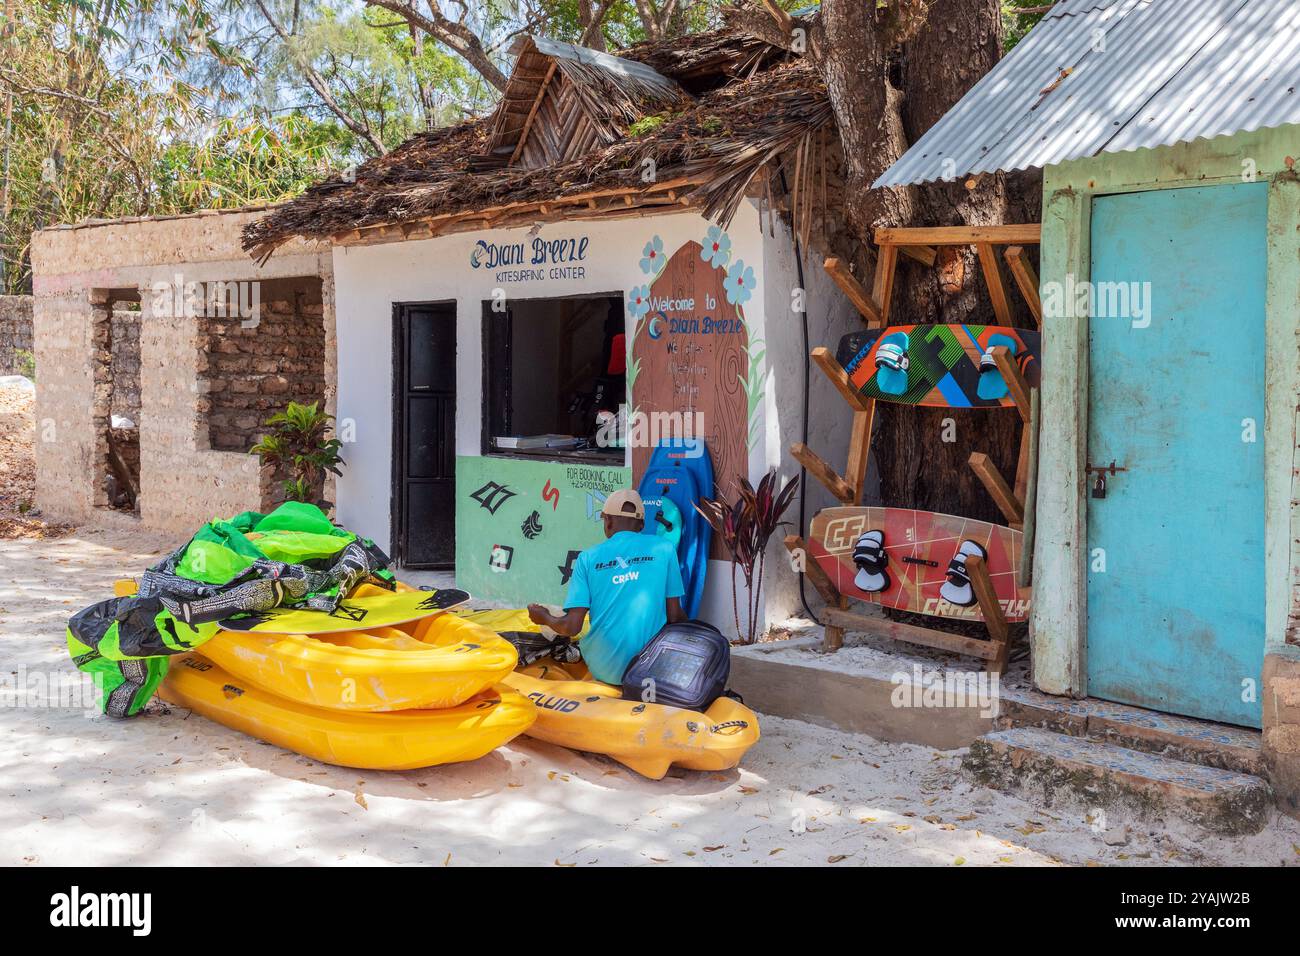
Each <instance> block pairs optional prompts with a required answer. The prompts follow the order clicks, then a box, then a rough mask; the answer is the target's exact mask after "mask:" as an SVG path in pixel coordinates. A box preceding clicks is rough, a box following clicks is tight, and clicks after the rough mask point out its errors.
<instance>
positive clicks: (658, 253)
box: [641, 236, 664, 275]
mask: <svg viewBox="0 0 1300 956" xmlns="http://www.w3.org/2000/svg"><path fill="white" fill-rule="evenodd" d="M663 264H664V241H663V240H662V239H660V238H659V237H658V236H655V237H654V238H653V239H651V240H650V241H649V242H647V243H646V244H645V248H644V249H642V250H641V271H642V272H644V273H646V275H655V274H656V273H657V272H658V271H659V270H660V269H662V268H663Z"/></svg>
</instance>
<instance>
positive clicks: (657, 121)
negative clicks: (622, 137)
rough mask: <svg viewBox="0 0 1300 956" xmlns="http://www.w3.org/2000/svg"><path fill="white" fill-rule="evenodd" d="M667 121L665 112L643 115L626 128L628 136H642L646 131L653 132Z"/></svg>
mask: <svg viewBox="0 0 1300 956" xmlns="http://www.w3.org/2000/svg"><path fill="white" fill-rule="evenodd" d="M666 122H668V114H667V113H651V114H650V115H649V116H643V117H641V118H640V119H639V120H637V121H636V122H634V123H633V124H632V125H631V126H629V127H628V128H627V134H628V135H629V136H644V135H645V134H646V133H653V132H654V131H655V130H657V129H658V128H659V127H660V126H663V125H664V123H666Z"/></svg>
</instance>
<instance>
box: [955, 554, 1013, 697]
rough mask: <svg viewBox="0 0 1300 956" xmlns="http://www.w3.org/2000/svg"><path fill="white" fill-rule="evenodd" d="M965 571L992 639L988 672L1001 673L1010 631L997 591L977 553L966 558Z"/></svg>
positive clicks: (1008, 647)
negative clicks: (991, 653) (992, 653)
mask: <svg viewBox="0 0 1300 956" xmlns="http://www.w3.org/2000/svg"><path fill="white" fill-rule="evenodd" d="M966 573H967V574H969V575H970V583H971V587H972V588H973V589H974V590H975V597H976V598H977V599H978V600H979V605H980V613H981V614H983V615H984V625H985V626H986V627H987V628H988V629H989V638H990V639H991V640H992V641H993V649H994V652H995V656H993V657H992V658H990V659H989V664H988V669H989V672H990V673H993V674H1001V673H1002V671H1003V670H1004V669H1005V668H1006V666H1007V657H1008V656H1009V654H1010V652H1011V645H1010V641H1009V638H1010V632H1009V628H1008V627H1007V619H1006V616H1005V615H1004V614H1003V613H1002V605H1001V604H999V603H998V595H997V592H996V591H995V590H994V589H993V581H992V579H990V578H989V569H988V567H986V566H985V564H984V559H983V558H981V557H980V556H979V555H977V554H976V555H971V556H970V557H968V558H967V559H966Z"/></svg>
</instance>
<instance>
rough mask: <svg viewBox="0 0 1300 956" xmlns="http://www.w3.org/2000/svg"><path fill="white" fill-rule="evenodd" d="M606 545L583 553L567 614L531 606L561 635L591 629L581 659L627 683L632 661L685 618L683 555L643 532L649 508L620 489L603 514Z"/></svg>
mask: <svg viewBox="0 0 1300 956" xmlns="http://www.w3.org/2000/svg"><path fill="white" fill-rule="evenodd" d="M601 520H602V521H604V523H605V540H604V541H602V542H601V543H600V544H598V545H595V546H594V547H590V548H588V549H587V550H586V551H584V552H582V554H580V555H578V560H577V561H575V562H574V565H573V577H572V579H571V580H570V581H569V594H568V597H567V598H566V599H565V602H564V614H563V616H558V617H557V616H556V615H554V614H551V613H550V612H549V611H547V610H546V608H544V607H543V606H542V605H540V604H530V605H528V617H529V618H530V619H531V620H532V622H533V623H534V624H538V625H543V626H546V627H549V628H551V629H552V630H553V631H555V633H556V634H559V635H560V636H561V637H572V636H574V635H575V634H577V633H578V632H579V631H581V630H582V623H583V621H584V619H585V618H586V617H587V614H588V612H590V613H591V630H590V631H588V633H587V634H586V636H585V637H583V638H582V640H581V642H580V645H579V646H580V648H581V650H582V659H583V660H584V661H586V663H587V667H588V668H590V669H591V675H592V676H593V677H594V678H596V680H599V681H604V682H605V683H606V684H621V683H622V682H623V673H624V672H625V671H626V670H627V667H628V665H629V664H631V663H632V658H634V657H636V656H637V654H639V653H641V650H642V649H643V648H644V647H645V646H646V645H647V644H648V643H650V639H651V638H652V637H654V636H655V635H656V634H658V633H659V631H660V630H661V629H662V628H663V626H664V625H665V624H667V623H669V622H672V623H674V624H675V623H677V622H679V621H684V620H686V612H685V611H683V610H682V604H681V596H682V594H684V593H685V588H683V587H682V572H681V567H680V566H679V565H678V563H677V549H676V548H675V547H673V545H672V543H671V542H669V541H667V540H666V539H664V538H661V537H659V536H657V535H650V534H642V533H641V529H642V528H644V527H645V505H644V503H643V502H642V501H641V496H640V495H639V494H637V493H636V492H635V491H631V490H623V491H615V492H613V493H612V494H611V495H610V496H609V497H608V498H606V499H605V505H604V507H602V508H601Z"/></svg>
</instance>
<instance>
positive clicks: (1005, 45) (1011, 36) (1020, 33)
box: [1002, 0, 1047, 53]
mask: <svg viewBox="0 0 1300 956" xmlns="http://www.w3.org/2000/svg"><path fill="white" fill-rule="evenodd" d="M1044 6H1047V0H1002V51H1003V53H1008V52H1010V51H1011V48H1012V47H1014V46H1015V45H1016V44H1017V43H1019V42H1020V41H1021V40H1022V39H1023V38H1024V36H1025V34H1026V33H1028V32H1029V31H1030V30H1031V29H1033V27H1034V25H1035V24H1037V23H1038V21H1039V20H1041V19H1043V17H1044V16H1045V14H1044V13H1042V12H1037V13H1019V12H1017V11H1018V10H1021V9H1025V8H1030V9H1032V8H1036V7H1044Z"/></svg>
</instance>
